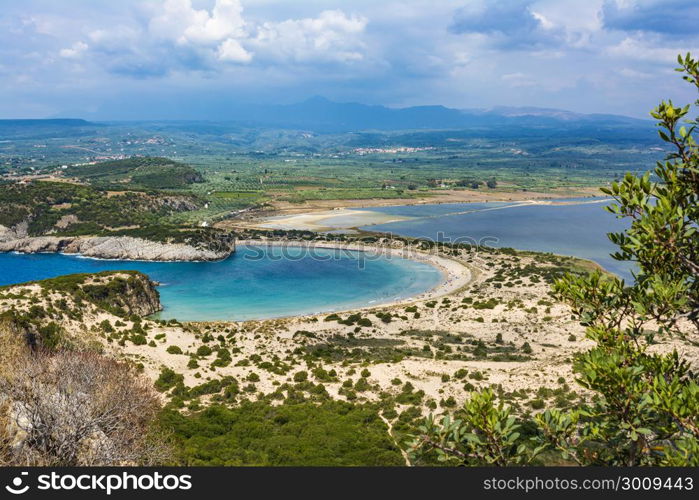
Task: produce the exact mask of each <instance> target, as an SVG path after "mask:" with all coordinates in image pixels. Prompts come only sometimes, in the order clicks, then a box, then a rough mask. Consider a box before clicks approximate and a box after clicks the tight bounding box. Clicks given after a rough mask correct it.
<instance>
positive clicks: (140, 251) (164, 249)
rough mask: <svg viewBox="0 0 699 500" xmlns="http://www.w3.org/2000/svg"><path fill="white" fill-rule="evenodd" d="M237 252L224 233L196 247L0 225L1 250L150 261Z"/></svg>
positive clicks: (205, 257) (220, 256) (207, 257)
mask: <svg viewBox="0 0 699 500" xmlns="http://www.w3.org/2000/svg"><path fill="white" fill-rule="evenodd" d="M234 251H235V240H234V239H233V238H229V237H226V236H224V235H222V236H221V237H220V238H219V239H217V240H216V241H210V242H206V244H204V245H198V246H195V245H193V244H188V243H165V242H158V241H150V240H146V239H143V238H134V237H131V236H35V237H30V236H25V235H23V234H21V233H19V234H18V232H17V231H16V229H14V228H13V229H12V230H10V229H8V228H4V227H2V226H0V252H21V253H41V252H61V253H68V254H81V255H84V256H86V257H95V258H100V259H119V260H151V261H216V260H222V259H225V258H227V257H229V256H230V255H231V253H233V252H234Z"/></svg>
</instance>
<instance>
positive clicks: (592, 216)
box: [362, 200, 633, 280]
mask: <svg viewBox="0 0 699 500" xmlns="http://www.w3.org/2000/svg"><path fill="white" fill-rule="evenodd" d="M556 201H580V200H556ZM608 204H609V202H608V201H604V202H599V203H574V204H570V205H531V204H521V203H514V202H489V203H449V204H441V205H411V206H394V207H374V208H365V209H363V210H371V211H375V212H381V213H385V214H390V215H400V216H407V217H411V219H409V220H404V221H400V222H391V223H388V224H377V225H371V226H366V227H363V228H362V229H366V230H369V231H383V232H388V233H393V234H397V235H402V236H413V237H422V238H432V239H435V240H442V241H455V240H457V241H466V242H480V243H481V244H487V245H490V246H495V247H511V248H517V249H521V250H536V251H540V252H553V253H557V254H561V255H573V256H576V257H583V258H586V259H590V260H593V261H595V262H597V263H599V264H600V265H601V266H602V267H604V268H605V269H607V270H609V271H612V272H614V273H616V274H618V275H619V276H621V277H623V278H625V279H627V280H630V279H631V278H632V276H631V270H632V269H633V266H632V264H630V263H628V262H619V261H616V260H614V259H612V258H611V257H610V253H612V252H614V251H616V250H617V248H616V247H615V246H614V245H613V244H612V243H611V242H610V241H609V239H608V238H607V233H609V232H617V231H621V230H623V229H624V228H625V225H626V222H624V221H622V220H619V219H617V218H616V217H615V216H614V215H612V214H610V213H609V212H607V211H606V210H604V207H605V205H608Z"/></svg>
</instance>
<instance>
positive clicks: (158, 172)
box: [66, 156, 204, 189]
mask: <svg viewBox="0 0 699 500" xmlns="http://www.w3.org/2000/svg"><path fill="white" fill-rule="evenodd" d="M66 175H68V176H71V177H77V178H78V179H80V180H82V181H86V182H89V183H91V184H94V185H97V186H101V187H113V188H117V189H118V188H122V189H127V188H128V189H182V188H185V187H187V186H188V185H189V184H193V183H195V182H203V181H204V178H203V177H202V175H201V174H200V173H199V172H198V171H196V170H195V169H193V168H192V167H190V166H189V165H185V164H184V163H180V162H177V161H173V160H170V159H168V158H161V157H157V156H156V157H150V156H144V157H138V156H137V157H133V158H126V159H123V160H111V161H104V162H99V163H94V164H88V165H76V166H72V167H69V168H68V169H67V170H66Z"/></svg>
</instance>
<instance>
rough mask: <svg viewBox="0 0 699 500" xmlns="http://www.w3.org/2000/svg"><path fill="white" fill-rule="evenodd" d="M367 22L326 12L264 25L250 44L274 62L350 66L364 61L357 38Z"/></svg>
mask: <svg viewBox="0 0 699 500" xmlns="http://www.w3.org/2000/svg"><path fill="white" fill-rule="evenodd" d="M366 25H367V19H366V18H364V17H359V16H348V15H347V14H345V13H344V12H342V11H341V10H326V11H324V12H321V13H320V15H319V16H318V17H316V18H305V19H288V20H286V21H282V22H278V23H271V22H267V23H264V24H263V25H262V26H260V27H259V28H258V30H257V35H256V36H255V38H254V39H252V40H251V44H252V45H253V46H254V47H256V48H257V49H258V50H260V51H261V52H264V53H265V54H266V55H267V56H268V57H270V58H271V59H274V60H277V61H279V60H281V61H284V60H286V61H295V62H314V61H318V62H327V61H335V62H351V61H359V60H362V59H363V58H364V54H363V52H364V48H365V46H364V43H363V42H362V40H361V34H362V33H363V32H364V29H365V27H366Z"/></svg>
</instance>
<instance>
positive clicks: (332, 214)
mask: <svg viewBox="0 0 699 500" xmlns="http://www.w3.org/2000/svg"><path fill="white" fill-rule="evenodd" d="M586 198H590V196H588V195H586V196H580V197H579V199H580V201H569V200H571V199H572V198H568V197H563V196H561V197H559V198H555V197H554V198H550V199H537V198H531V199H521V200H495V199H493V200H470V201H442V202H432V201H421V202H420V203H398V204H376V205H373V206H361V207H353V206H349V207H344V206H338V207H335V208H324V209H319V208H309V209H308V210H306V211H301V212H297V211H295V210H280V211H279V213H277V214H276V215H266V216H261V217H257V218H255V219H252V220H250V221H247V222H243V223H241V224H239V226H240V227H245V228H251V229H261V230H265V229H267V230H269V229H283V230H301V231H313V232H331V231H336V232H337V231H342V232H346V233H348V234H351V233H355V232H357V231H358V228H359V227H366V226H374V225H378V224H389V223H392V222H401V221H407V220H413V219H415V217H410V216H402V215H394V214H391V215H389V214H385V213H383V212H378V211H374V210H371V208H385V207H400V206H429V205H448V204H464V205H468V204H471V203H488V202H492V203H511V205H506V206H504V207H495V208H493V210H494V209H500V208H514V207H519V206H524V205H549V206H556V205H587V204H595V203H603V202H605V201H608V200H609V199H610V198H609V197H606V196H605V197H598V198H599V199H594V200H585V199H586ZM557 199H563V200H565V201H557ZM484 210H488V209H484ZM459 213H460V212H459ZM459 213H453V214H444V215H459ZM344 218H347V219H351V220H349V221H348V220H345V221H343V220H342V219H344ZM418 218H419V217H418ZM333 221H334V222H333ZM231 222H233V221H228V222H227V223H226V222H222V223H219V225H220V227H227V226H229V225H231Z"/></svg>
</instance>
